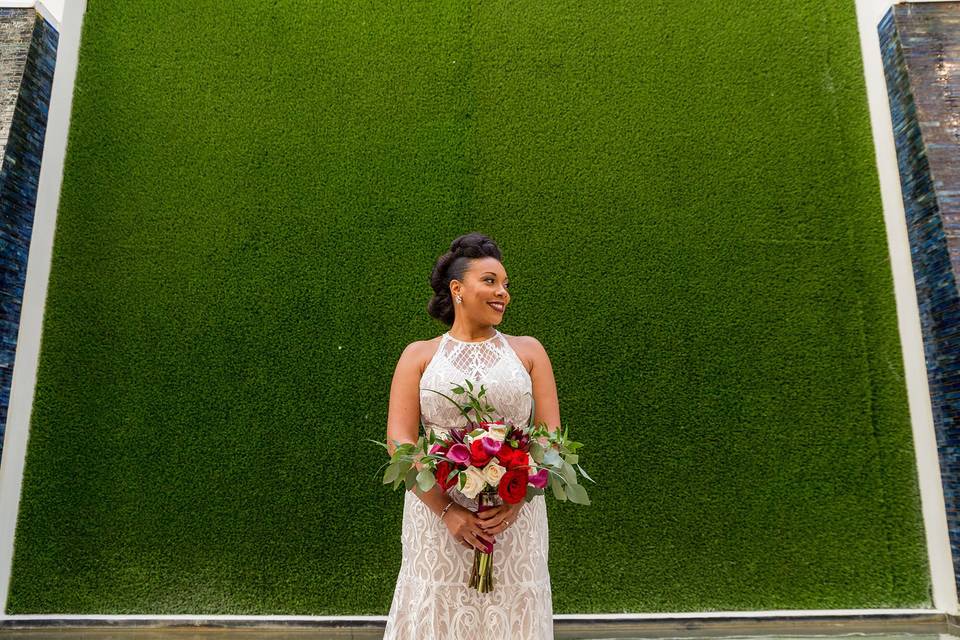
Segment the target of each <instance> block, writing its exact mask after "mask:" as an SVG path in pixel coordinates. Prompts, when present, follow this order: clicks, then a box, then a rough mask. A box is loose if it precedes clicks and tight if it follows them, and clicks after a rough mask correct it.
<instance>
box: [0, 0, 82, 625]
mask: <svg viewBox="0 0 960 640" xmlns="http://www.w3.org/2000/svg"><path fill="white" fill-rule="evenodd" d="M7 1H8V2H9V1H10V0H7ZM31 4H32V3H31ZM86 8H87V1H86V0H69V1H68V2H67V3H66V5H65V6H64V13H63V20H61V21H60V28H59V29H58V31H59V32H60V37H59V41H58V43H57V63H56V67H55V69H54V72H53V87H52V88H51V92H50V110H49V111H48V114H47V130H46V133H45V134H44V142H43V156H42V157H41V159H40V177H39V181H38V183H37V205H36V211H35V213H34V219H33V230H32V232H31V238H30V250H29V253H28V254H27V277H26V282H25V284H24V288H23V305H22V309H21V313H20V330H19V332H18V334H17V353H16V358H15V359H14V363H13V377H12V381H11V385H10V407H9V410H8V413H7V425H6V431H5V433H4V441H3V458H2V460H0V604H2V611H3V612H6V610H7V594H8V593H9V589H10V569H11V563H12V561H13V537H14V533H15V531H16V523H17V513H18V511H19V507H20V489H21V485H22V483H23V468H24V462H25V458H26V453H27V439H28V437H29V432H30V414H31V411H32V407H33V393H34V387H35V385H36V380H37V364H38V362H39V357H40V337H41V336H40V333H41V328H42V326H43V310H44V304H45V302H46V299H47V283H48V281H49V278H50V262H51V259H52V255H53V234H54V230H55V229H56V223H57V205H58V204H59V201H60V185H61V183H62V182H63V162H64V158H65V156H66V150H67V135H68V131H69V125H70V111H71V107H72V105H73V84H74V80H75V79H76V75H77V61H78V57H79V52H80V31H81V28H82V23H83V14H84V12H85V11H86ZM39 9H42V13H43V14H44V15H46V9H45V8H42V7H38V10H39Z"/></svg>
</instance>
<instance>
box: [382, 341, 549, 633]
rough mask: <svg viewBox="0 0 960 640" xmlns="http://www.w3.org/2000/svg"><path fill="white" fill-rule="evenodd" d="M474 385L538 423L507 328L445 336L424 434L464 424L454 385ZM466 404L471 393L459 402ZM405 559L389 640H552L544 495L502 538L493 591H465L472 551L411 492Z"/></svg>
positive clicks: (431, 378)
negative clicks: (483, 335) (474, 338)
mask: <svg viewBox="0 0 960 640" xmlns="http://www.w3.org/2000/svg"><path fill="white" fill-rule="evenodd" d="M466 379H469V380H470V381H471V382H472V383H473V384H474V385H475V387H474V391H473V392H474V394H476V393H478V392H479V391H480V384H481V383H482V384H483V385H484V386H485V388H486V390H487V391H486V395H485V396H484V399H486V400H488V401H489V403H490V405H492V406H493V407H494V408H495V409H496V410H497V412H499V413H502V414H503V416H504V418H510V419H512V420H513V421H514V423H515V424H517V425H521V426H525V425H526V424H527V422H528V420H529V418H530V408H531V398H532V395H531V388H532V387H531V380H530V374H529V373H527V370H526V368H525V367H524V366H523V363H522V362H521V361H520V358H519V357H518V356H517V354H516V352H515V351H514V350H513V347H511V346H510V344H509V343H508V342H507V339H506V337H504V336H503V334H501V333H500V332H499V331H497V332H496V334H495V335H494V336H493V337H492V338H489V339H487V340H484V341H482V342H463V341H461V340H457V339H456V338H453V337H452V336H450V335H449V333H444V334H443V335H442V336H441V338H440V345H439V346H438V347H437V352H436V354H435V355H434V356H433V359H432V360H431V361H430V363H429V364H428V365H427V367H426V369H424V371H423V376H422V377H421V378H420V420H421V422H422V423H423V425H424V427H425V428H426V429H432V430H436V431H438V432H439V431H441V430H443V429H450V428H454V427H462V426H464V422H465V419H464V417H463V415H462V414H461V413H460V412H459V411H458V410H457V407H456V406H454V404H453V403H452V402H450V401H449V400H447V399H446V398H444V397H443V396H440V395H438V394H436V393H433V392H432V391H429V390H428V389H434V390H436V391H440V392H442V393H444V394H446V395H447V396H450V397H451V398H454V399H457V398H458V397H457V396H454V394H453V393H452V392H451V388H452V387H454V386H455V385H457V384H461V385H462V384H465V382H464V381H465V380H466ZM459 398H460V399H462V398H463V396H459ZM448 495H449V496H450V497H451V498H452V499H454V500H456V501H457V502H458V503H460V504H462V505H464V506H466V507H468V508H469V509H470V510H471V511H476V509H477V501H476V500H475V499H473V500H471V499H468V498H467V497H466V496H464V495H463V494H462V493H460V491H459V490H458V489H456V488H455V487H451V488H450V489H448ZM400 538H401V545H402V551H403V559H402V561H401V564H400V573H399V575H398V576H397V586H396V589H395V590H394V594H393V603H392V604H391V606H390V613H389V615H388V616H387V625H386V631H385V633H384V636H383V637H384V640H441V639H449V640H454V639H456V640H509V639H513V640H553V602H552V596H551V591H550V573H549V571H548V569H547V551H548V530H547V508H546V502H545V500H544V496H542V495H539V496H536V497H534V499H533V500H532V501H531V502H528V503H525V504H524V505H523V508H522V509H521V510H520V515H519V516H518V517H517V519H516V521H515V522H514V523H513V524H511V525H509V526H508V527H507V529H506V531H504V532H502V533H500V534H499V535H497V536H496V543H495V544H494V547H493V581H494V582H493V584H494V586H493V591H491V592H488V593H480V592H479V591H477V590H476V589H475V588H473V587H469V586H467V583H468V581H469V578H470V572H471V569H472V567H473V549H472V548H471V549H467V548H466V547H464V546H462V545H460V544H457V542H456V541H455V540H454V538H453V536H452V535H450V531H449V530H448V529H447V527H446V525H445V524H443V522H441V521H440V519H439V517H438V516H437V515H436V514H435V513H433V512H432V511H431V510H430V509H429V508H428V507H427V505H425V504H424V503H423V501H422V500H420V498H418V497H417V496H416V495H414V492H413V490H410V491H405V492H404V502H403V531H402V533H401V536H400Z"/></svg>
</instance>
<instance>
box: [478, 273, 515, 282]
mask: <svg viewBox="0 0 960 640" xmlns="http://www.w3.org/2000/svg"><path fill="white" fill-rule="evenodd" d="M488 273H489V274H490V275H492V276H495V275H497V274H495V273H494V272H493V271H486V272H484V273H483V274H482V275H487V274H488ZM509 279H510V278H504V280H509Z"/></svg>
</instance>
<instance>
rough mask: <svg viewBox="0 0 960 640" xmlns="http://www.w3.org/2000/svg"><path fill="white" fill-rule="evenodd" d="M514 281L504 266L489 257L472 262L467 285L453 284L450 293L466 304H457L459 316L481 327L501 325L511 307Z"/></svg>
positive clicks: (465, 276) (467, 273) (457, 282)
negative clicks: (511, 280)
mask: <svg viewBox="0 0 960 640" xmlns="http://www.w3.org/2000/svg"><path fill="white" fill-rule="evenodd" d="M509 287H510V280H509V279H508V278H507V272H506V271H505V270H504V268H503V265H502V264H500V261H499V260H497V259H496V258H491V257H486V258H477V259H476V260H471V261H470V263H469V266H468V267H467V270H466V272H464V274H463V282H460V281H459V280H451V281H450V291H451V293H452V294H453V298H454V300H456V297H457V294H460V295H461V296H463V302H462V303H457V302H454V305H453V306H454V308H455V309H456V308H457V307H459V308H460V309H459V311H458V313H460V314H465V315H466V316H467V317H469V318H470V319H471V320H473V321H474V322H476V323H478V324H499V323H500V321H501V320H503V313H504V311H506V309H507V305H508V304H510V291H509Z"/></svg>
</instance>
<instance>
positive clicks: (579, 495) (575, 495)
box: [567, 484, 590, 504]
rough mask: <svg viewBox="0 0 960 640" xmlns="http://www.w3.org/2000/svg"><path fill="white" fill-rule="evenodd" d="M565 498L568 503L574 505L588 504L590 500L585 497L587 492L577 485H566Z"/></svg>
mask: <svg viewBox="0 0 960 640" xmlns="http://www.w3.org/2000/svg"><path fill="white" fill-rule="evenodd" d="M567 497H568V498H570V502H575V503H576V504H590V498H588V497H587V490H586V489H584V488H583V487H582V486H580V485H579V484H571V485H567Z"/></svg>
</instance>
